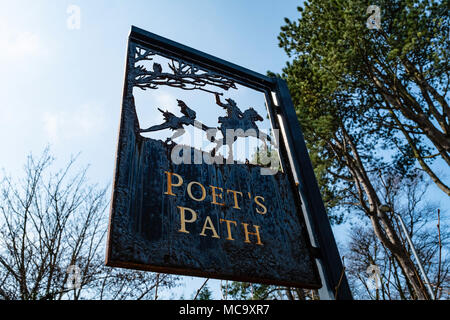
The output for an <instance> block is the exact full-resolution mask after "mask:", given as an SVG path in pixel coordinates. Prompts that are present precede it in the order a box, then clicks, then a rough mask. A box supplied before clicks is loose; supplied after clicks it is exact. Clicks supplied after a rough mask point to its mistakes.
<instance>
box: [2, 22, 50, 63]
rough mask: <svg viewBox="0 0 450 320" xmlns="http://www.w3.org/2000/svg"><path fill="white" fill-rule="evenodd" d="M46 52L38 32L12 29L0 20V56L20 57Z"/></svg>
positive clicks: (8, 57)
mask: <svg viewBox="0 0 450 320" xmlns="http://www.w3.org/2000/svg"><path fill="white" fill-rule="evenodd" d="M45 52H46V50H45V46H44V45H43V43H42V40H41V38H40V37H39V35H38V34H36V33H34V32H30V31H14V29H13V28H11V27H10V26H8V24H6V23H5V22H0V58H6V59H20V58H25V57H30V56H37V55H42V54H44V53H45Z"/></svg>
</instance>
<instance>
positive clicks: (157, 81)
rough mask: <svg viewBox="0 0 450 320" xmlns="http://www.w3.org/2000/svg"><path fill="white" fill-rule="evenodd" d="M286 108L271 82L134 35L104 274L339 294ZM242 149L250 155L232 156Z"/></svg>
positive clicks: (316, 198) (284, 94)
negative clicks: (115, 271)
mask: <svg viewBox="0 0 450 320" xmlns="http://www.w3.org/2000/svg"><path fill="white" fill-rule="evenodd" d="M255 97H257V98H255ZM258 97H259V98H258ZM260 97H262V98H263V99H262V100H261V99H260ZM258 99H259V100H258ZM250 101H251V103H252V104H253V106H248V105H246V104H247V103H249V102H250ZM261 101H262V103H260V102H261ZM258 102H259V103H258ZM289 103H291V102H290V97H289V94H288V91H287V88H286V85H285V82H284V81H282V80H280V79H275V78H269V77H266V76H263V75H260V74H257V73H255V72H252V71H250V70H247V69H244V68H242V67H239V66H237V65H234V64H231V63H229V62H226V61H223V60H221V59H218V58H215V57H213V56H210V55H207V54H205V53H202V52H200V51H197V50H195V49H192V48H189V47H186V46H183V45H181V44H179V43H176V42H173V41H170V40H168V39H165V38H162V37H159V36H157V35H155V34H152V33H150V32H146V31H144V30H141V29H138V28H136V27H132V30H131V33H130V37H129V41H128V52H127V64H126V76H125V86H124V95H123V103H122V113H121V121H120V129H119V139H118V149H117V156H116V169H115V178H114V187H113V197H112V204H111V213H110V224H109V230H108V247H107V257H106V264H107V265H108V266H116V267H125V268H135V269H141V270H150V271H156V272H165V273H175V274H182V275H193V276H203V277H210V278H218V279H229V280H237V281H247V282H259V283H267V284H276V285H285V286H292V287H302V288H321V287H322V285H323V284H325V287H330V284H332V283H333V281H335V283H336V284H337V281H339V284H340V285H341V286H342V287H344V289H343V290H344V291H345V290H347V289H346V288H345V286H346V285H347V284H346V281H345V275H344V277H342V274H340V275H339V280H338V279H336V272H333V270H334V271H336V270H338V272H339V271H340V270H342V265H341V264H340V259H339V256H338V254H337V258H336V253H337V249H336V248H335V243H334V239H333V238H332V234H331V229H329V224H325V227H327V228H328V229H326V228H323V227H322V228H321V230H322V231H321V232H322V233H324V232H325V236H326V235H328V238H326V237H323V236H322V235H321V232H317V229H318V228H317V223H318V222H319V220H318V217H317V216H316V217H314V213H313V212H312V211H314V210H311V208H313V207H314V206H315V205H317V206H318V208H319V210H322V213H321V214H322V219H323V214H324V209H323V203H322V201H321V199H320V194H319V195H318V189H317V183H316V181H315V178H314V176H313V173H312V168H311V165H310V162H309V158H308V155H307V153H304V154H302V155H301V159H299V158H297V156H298V154H299V152H306V148H305V147H304V141H303V137H302V136H301V132H300V131H299V133H300V135H298V134H297V136H296V135H292V130H299V127H298V123H297V127H295V124H294V127H295V128H293V125H292V124H291V123H290V121H292V120H293V119H290V120H289V121H286V120H285V119H286V118H284V117H283V113H284V112H286V110H288V109H289V108H292V105H289ZM164 104H165V105H164ZM260 104H261V105H265V106H264V107H265V109H264V110H266V111H267V113H265V114H263V113H264V110H263V109H261V108H259V109H258V107H261V106H260ZM167 105H169V106H170V107H168V106H167ZM256 105H258V107H257V106H256ZM193 106H194V107H193ZM292 110H293V108H292ZM292 110H290V111H289V112H291V111H292ZM217 113H218V114H219V116H218V117H217V116H216V115H215V114H217ZM294 115H295V113H294ZM295 122H296V119H295ZM267 123H268V124H270V125H269V127H270V128H269V130H264V129H263V128H262V127H263V125H264V124H267ZM189 133H190V135H191V136H190V140H188V142H189V141H194V140H196V141H194V142H192V143H186V141H187V140H183V139H184V138H185V137H186V136H189ZM164 134H165V135H164ZM148 135H150V136H148ZM251 139H253V140H251ZM298 139H300V140H301V141H300V145H299V144H298ZM248 140H251V141H253V143H254V144H255V145H257V146H258V147H257V148H256V151H255V152H253V154H249V152H247V151H248V150H247V151H246V150H244V151H242V150H240V149H239V148H237V145H239V143H243V141H248ZM205 143H206V146H205ZM246 143H247V146H248V142H246ZM244 144H245V143H244ZM247 149H249V148H247ZM249 157H250V158H249ZM305 157H306V158H305ZM308 164H309V167H307V166H308ZM305 166H306V169H305ZM305 173H306V177H307V178H305ZM308 174H309V176H308ZM305 179H309V180H310V181H306V180H305ZM311 184H313V187H315V189H314V188H313V189H312V190H310V189H311V188H310V185H311ZM315 211H317V208H316V210H315ZM319 216H320V215H319ZM325 217H326V214H325ZM305 219H306V221H305ZM319 219H320V218H319ZM320 223H322V224H323V220H322V222H320ZM324 229H325V231H323V230H324ZM330 234H331V239H330V237H329V235H330ZM310 239H311V240H310ZM324 239H325V240H324ZM322 240H324V241H325V243H326V244H327V246H329V248H328V249H325V251H324V250H323V249H321V248H320V245H321V244H322V243H321V241H322ZM311 241H313V244H314V247H313V245H312V244H311ZM322 245H323V244H322ZM330 246H331V247H330ZM333 246H334V247H333ZM330 248H331V249H330ZM330 250H331V251H330ZM327 252H328V253H330V252H331V256H330V255H329V254H328V253H327ZM333 254H334V256H333ZM324 255H325V256H327V257H325V259H324ZM330 257H331V258H330ZM328 259H334V263H337V264H336V265H335V266H334V267H333V268H331V269H333V270H332V271H331V272H330V270H329V268H328V267H329V265H330V264H329V263H328V262H329V261H328ZM336 259H337V260H336ZM319 260H320V261H322V263H318V261H319ZM320 261H319V262H320ZM323 261H325V262H323ZM318 267H319V268H318ZM339 267H340V268H341V269H339ZM343 278H344V279H343ZM321 279H322V280H321ZM324 282H325V283H324ZM335 287H336V286H335ZM338 289H339V290H338V291H336V292H337V295H340V294H341V293H340V292H341V291H342V290H341V289H340V288H338ZM333 290H334V289H333ZM329 291H330V290H329ZM344 295H345V294H344Z"/></svg>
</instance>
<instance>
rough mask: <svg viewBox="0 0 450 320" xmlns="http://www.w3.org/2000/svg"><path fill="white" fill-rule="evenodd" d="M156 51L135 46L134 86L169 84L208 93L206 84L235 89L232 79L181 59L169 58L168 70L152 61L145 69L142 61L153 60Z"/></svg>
mask: <svg viewBox="0 0 450 320" xmlns="http://www.w3.org/2000/svg"><path fill="white" fill-rule="evenodd" d="M157 54H158V53H156V52H154V51H152V50H149V49H146V48H142V47H139V46H136V53H135V58H134V61H135V65H134V68H133V69H132V71H131V72H132V73H133V78H134V84H133V85H134V86H135V87H137V88H140V89H142V90H146V89H157V88H158V87H159V86H170V87H175V88H180V89H183V90H202V91H206V92H210V93H216V92H214V91H211V90H208V89H206V87H207V86H215V87H218V88H221V89H223V90H229V89H236V84H235V83H234V81H232V80H230V79H228V78H226V77H224V76H223V75H220V74H217V73H215V72H212V71H205V70H203V69H202V68H200V67H198V66H196V65H195V64H193V63H189V62H186V61H184V60H182V59H174V58H172V59H170V62H169V63H168V64H167V67H168V69H169V70H170V72H168V71H164V68H163V66H162V65H161V64H159V63H156V62H154V63H153V67H152V70H147V68H146V67H145V66H143V65H139V63H140V62H143V61H153V57H154V56H155V55H157Z"/></svg>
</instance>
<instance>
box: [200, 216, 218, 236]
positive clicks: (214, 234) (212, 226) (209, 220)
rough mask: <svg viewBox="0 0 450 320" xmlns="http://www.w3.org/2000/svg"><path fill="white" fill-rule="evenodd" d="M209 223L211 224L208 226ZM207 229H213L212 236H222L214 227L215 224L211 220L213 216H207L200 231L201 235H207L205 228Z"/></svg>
mask: <svg viewBox="0 0 450 320" xmlns="http://www.w3.org/2000/svg"><path fill="white" fill-rule="evenodd" d="M207 225H209V226H207ZM206 229H208V230H211V231H212V233H213V235H212V237H213V238H220V237H219V235H218V234H217V232H216V229H215V228H214V225H213V223H212V221H211V218H210V217H209V216H206V219H205V223H204V224H203V229H202V232H201V233H200V235H201V236H204V237H206V234H205V230H206Z"/></svg>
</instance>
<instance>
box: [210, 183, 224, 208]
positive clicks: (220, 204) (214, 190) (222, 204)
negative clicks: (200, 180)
mask: <svg viewBox="0 0 450 320" xmlns="http://www.w3.org/2000/svg"><path fill="white" fill-rule="evenodd" d="M209 187H210V188H211V190H212V200H213V201H212V202H211V203H212V204H217V205H219V206H224V205H225V203H219V202H217V197H219V198H220V199H222V194H221V193H219V194H217V193H216V189H217V190H220V192H223V189H222V188H219V187H214V186H209Z"/></svg>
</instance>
